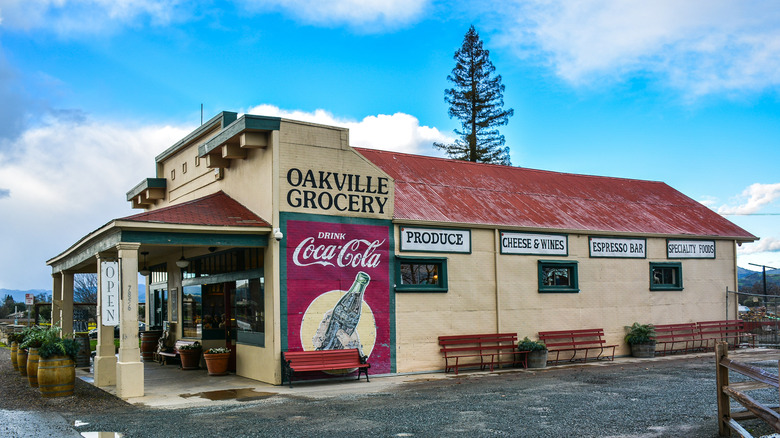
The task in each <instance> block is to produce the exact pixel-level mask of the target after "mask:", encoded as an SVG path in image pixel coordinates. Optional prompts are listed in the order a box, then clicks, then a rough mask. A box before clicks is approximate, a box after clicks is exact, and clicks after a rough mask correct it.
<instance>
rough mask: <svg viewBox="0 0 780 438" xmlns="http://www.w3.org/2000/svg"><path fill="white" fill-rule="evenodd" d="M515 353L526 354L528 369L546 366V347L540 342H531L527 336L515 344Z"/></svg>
mask: <svg viewBox="0 0 780 438" xmlns="http://www.w3.org/2000/svg"><path fill="white" fill-rule="evenodd" d="M517 351H527V352H528V368H544V367H545V366H547V346H546V345H544V342H542V341H532V340H530V339H528V336H526V337H525V338H523V340H522V341H520V342H518V343H517Z"/></svg>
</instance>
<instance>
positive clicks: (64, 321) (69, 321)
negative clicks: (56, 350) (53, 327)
mask: <svg viewBox="0 0 780 438" xmlns="http://www.w3.org/2000/svg"><path fill="white" fill-rule="evenodd" d="M61 300H62V302H61V303H60V306H61V313H60V323H61V325H60V327H62V335H63V336H68V335H69V336H73V273H72V272H66V271H62V295H61Z"/></svg>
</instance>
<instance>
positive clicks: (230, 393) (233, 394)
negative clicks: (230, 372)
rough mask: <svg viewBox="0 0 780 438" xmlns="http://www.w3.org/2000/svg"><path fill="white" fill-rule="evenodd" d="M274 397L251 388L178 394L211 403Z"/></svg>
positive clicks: (269, 393) (270, 393) (271, 394)
mask: <svg viewBox="0 0 780 438" xmlns="http://www.w3.org/2000/svg"><path fill="white" fill-rule="evenodd" d="M274 395H276V393H275V392H260V391H255V390H254V389H253V388H237V389H221V390H218V391H206V392H198V393H195V394H179V397H182V398H190V397H201V398H205V399H208V400H212V401H220V400H236V401H250V400H259V399H262V398H267V397H272V396H274Z"/></svg>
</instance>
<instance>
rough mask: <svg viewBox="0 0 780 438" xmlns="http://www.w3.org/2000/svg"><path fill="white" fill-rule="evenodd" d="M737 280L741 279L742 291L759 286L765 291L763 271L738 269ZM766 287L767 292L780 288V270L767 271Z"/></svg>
mask: <svg viewBox="0 0 780 438" xmlns="http://www.w3.org/2000/svg"><path fill="white" fill-rule="evenodd" d="M737 278H738V279H739V289H740V290H744V289H747V288H750V287H753V286H754V285H759V286H761V288H762V289H763V281H764V274H763V272H762V271H753V270H750V269H744V268H738V272H737ZM766 287H767V290H772V289H778V288H780V269H774V270H767V271H766Z"/></svg>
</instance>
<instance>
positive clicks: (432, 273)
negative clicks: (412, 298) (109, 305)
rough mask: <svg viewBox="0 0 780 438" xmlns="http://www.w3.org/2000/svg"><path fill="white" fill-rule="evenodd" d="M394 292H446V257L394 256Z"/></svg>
mask: <svg viewBox="0 0 780 438" xmlns="http://www.w3.org/2000/svg"><path fill="white" fill-rule="evenodd" d="M395 260H396V270H395V272H396V280H395V290H396V292H447V259H446V258H443V257H414V258H412V257H396V259H395Z"/></svg>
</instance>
